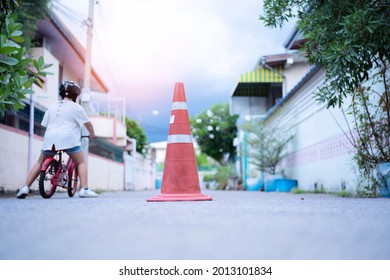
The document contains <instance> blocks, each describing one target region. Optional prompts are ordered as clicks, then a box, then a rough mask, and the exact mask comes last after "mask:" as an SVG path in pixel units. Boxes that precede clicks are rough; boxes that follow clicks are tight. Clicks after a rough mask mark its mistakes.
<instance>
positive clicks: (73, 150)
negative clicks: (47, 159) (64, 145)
mask: <svg viewBox="0 0 390 280" xmlns="http://www.w3.org/2000/svg"><path fill="white" fill-rule="evenodd" d="M63 151H65V152H66V153H67V154H76V153H78V152H81V146H76V147H73V148H69V149H63ZM41 152H42V154H44V155H47V156H54V155H55V154H56V153H55V152H53V151H52V150H41Z"/></svg>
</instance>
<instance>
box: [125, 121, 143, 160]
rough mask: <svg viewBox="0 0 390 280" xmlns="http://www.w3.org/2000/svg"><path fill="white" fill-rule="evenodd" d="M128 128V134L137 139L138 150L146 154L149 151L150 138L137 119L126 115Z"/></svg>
mask: <svg viewBox="0 0 390 280" xmlns="http://www.w3.org/2000/svg"><path fill="white" fill-rule="evenodd" d="M126 130H127V132H126V133H127V136H129V137H130V138H134V139H135V140H136V142H137V146H136V150H137V152H138V153H140V154H142V155H146V153H147V151H148V139H147V137H146V134H145V131H144V130H143V129H142V127H141V126H140V125H139V124H138V123H137V122H136V121H134V120H131V119H129V118H127V117H126Z"/></svg>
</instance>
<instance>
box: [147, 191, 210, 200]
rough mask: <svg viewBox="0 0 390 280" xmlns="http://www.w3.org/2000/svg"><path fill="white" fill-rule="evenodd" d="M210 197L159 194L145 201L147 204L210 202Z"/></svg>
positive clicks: (194, 194)
mask: <svg viewBox="0 0 390 280" xmlns="http://www.w3.org/2000/svg"><path fill="white" fill-rule="evenodd" d="M210 200H213V198H212V197H211V196H208V195H204V194H201V193H189V194H160V195H158V196H155V197H152V198H149V199H147V200H146V201H147V202H170V201H171V202H173V201H210Z"/></svg>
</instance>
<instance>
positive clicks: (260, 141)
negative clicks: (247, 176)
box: [242, 121, 297, 191]
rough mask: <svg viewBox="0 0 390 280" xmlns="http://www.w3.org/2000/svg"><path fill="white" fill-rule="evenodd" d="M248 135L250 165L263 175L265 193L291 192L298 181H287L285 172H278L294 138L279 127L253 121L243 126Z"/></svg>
mask: <svg viewBox="0 0 390 280" xmlns="http://www.w3.org/2000/svg"><path fill="white" fill-rule="evenodd" d="M242 129H243V130H244V132H246V133H248V134H249V135H248V137H246V142H247V144H248V146H249V148H248V155H247V156H248V158H249V162H250V164H252V165H253V166H255V168H257V170H259V171H260V172H261V173H262V176H261V177H262V179H263V183H264V184H263V188H264V191H276V190H278V186H280V187H279V190H280V191H290V190H291V188H292V187H291V186H292V185H294V186H296V185H297V181H296V180H291V179H286V178H285V176H284V174H283V172H277V171H278V169H277V167H278V165H279V164H280V162H281V161H282V159H283V158H284V157H285V155H286V148H287V146H288V144H289V143H290V142H291V140H292V139H293V136H292V135H290V134H288V133H286V132H285V131H283V130H282V129H281V128H280V127H279V126H278V125H275V124H274V125H267V126H265V125H264V123H263V122H255V121H252V122H250V123H246V124H244V125H243V126H242Z"/></svg>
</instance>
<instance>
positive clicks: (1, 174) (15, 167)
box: [0, 124, 125, 192]
mask: <svg viewBox="0 0 390 280" xmlns="http://www.w3.org/2000/svg"><path fill="white" fill-rule="evenodd" d="M42 140H43V138H42V137H39V136H35V137H34V143H33V149H34V153H33V157H34V162H35V160H36V159H37V158H38V156H39V154H40V151H41V145H42ZM0 143H4V144H3V145H1V146H0V159H1V160H0V188H3V189H4V190H5V191H7V192H13V191H16V190H17V189H18V188H20V187H21V186H22V185H23V184H24V182H25V180H26V177H27V173H28V170H27V169H28V167H27V165H28V163H27V151H28V133H27V132H24V131H20V130H17V129H14V128H12V127H8V126H5V125H2V124H0ZM88 159H89V160H88V161H89V162H88V165H89V167H88V179H89V186H90V187H92V188H93V189H101V190H124V178H125V174H124V172H125V168H124V163H119V162H116V161H113V160H109V159H106V158H103V157H99V156H97V155H94V154H91V153H90V154H89V157H88ZM64 160H66V156H65V157H64ZM32 190H38V183H37V181H35V182H34V184H33V185H32Z"/></svg>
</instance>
